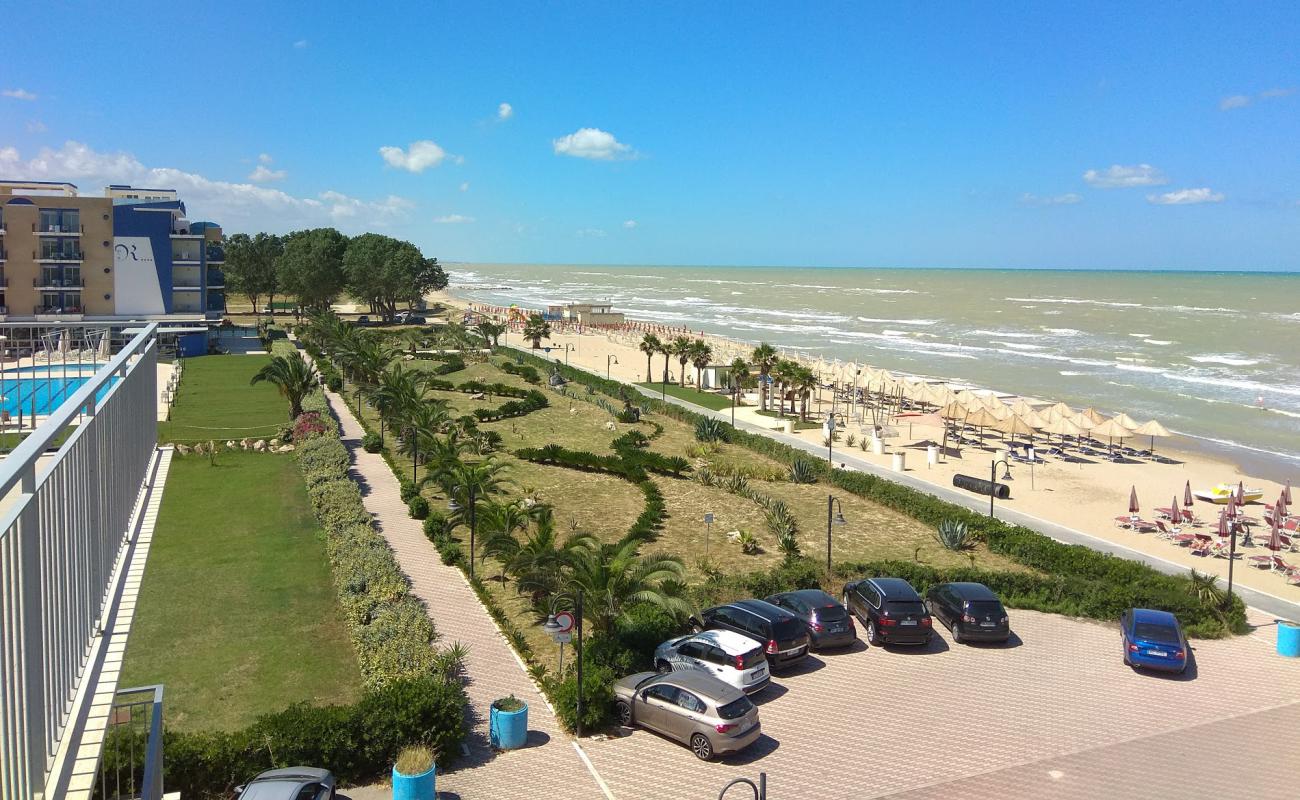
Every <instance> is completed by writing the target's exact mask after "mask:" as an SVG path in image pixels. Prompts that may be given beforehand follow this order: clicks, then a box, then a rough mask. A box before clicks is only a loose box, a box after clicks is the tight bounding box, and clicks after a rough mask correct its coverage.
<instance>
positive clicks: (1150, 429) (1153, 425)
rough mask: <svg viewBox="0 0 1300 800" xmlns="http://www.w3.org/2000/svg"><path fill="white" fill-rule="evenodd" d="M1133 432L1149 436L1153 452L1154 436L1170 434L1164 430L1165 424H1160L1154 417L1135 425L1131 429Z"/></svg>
mask: <svg viewBox="0 0 1300 800" xmlns="http://www.w3.org/2000/svg"><path fill="white" fill-rule="evenodd" d="M1133 433H1135V434H1137V435H1138V436H1150V437H1151V452H1152V453H1155V451H1156V437H1157V436H1159V437H1161V438H1164V437H1165V436H1169V435H1170V433H1169V431H1167V430H1165V426H1164V425H1161V424H1160V422H1159V421H1157V420H1154V419H1153V420H1149V421H1147V422H1144V423H1142V424H1141V425H1139V426H1137V427H1136V428H1134V429H1133Z"/></svg>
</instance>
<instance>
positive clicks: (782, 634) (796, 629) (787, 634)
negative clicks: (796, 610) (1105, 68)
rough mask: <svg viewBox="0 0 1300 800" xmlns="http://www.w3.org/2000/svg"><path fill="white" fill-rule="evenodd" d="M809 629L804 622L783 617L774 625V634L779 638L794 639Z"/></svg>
mask: <svg viewBox="0 0 1300 800" xmlns="http://www.w3.org/2000/svg"><path fill="white" fill-rule="evenodd" d="M806 630H807V627H806V626H805V625H804V623H802V622H800V621H799V620H797V619H783V620H780V621H778V622H776V623H774V624H773V625H772V634H773V635H774V636H775V637H776V638H777V639H794V638H797V637H799V636H802V635H803V634H804V632H805V631H806Z"/></svg>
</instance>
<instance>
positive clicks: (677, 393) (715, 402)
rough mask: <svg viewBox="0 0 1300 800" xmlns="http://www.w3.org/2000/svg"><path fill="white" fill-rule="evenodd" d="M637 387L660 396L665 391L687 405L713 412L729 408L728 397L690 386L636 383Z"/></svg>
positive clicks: (729, 399)
mask: <svg viewBox="0 0 1300 800" xmlns="http://www.w3.org/2000/svg"><path fill="white" fill-rule="evenodd" d="M637 386H641V387H643V388H645V389H647V390H649V391H650V392H652V393H654V394H662V393H663V392H665V391H666V392H667V394H669V395H670V396H672V397H676V398H678V399H680V400H685V401H686V402H688V403H694V404H695V405H697V406H703V407H704V408H711V409H713V410H714V411H721V410H722V409H724V408H731V396H730V395H723V394H715V393H714V392H701V391H700V390H699V389H696V388H694V387H692V386H686V387H682V386H678V385H677V384H675V383H669V384H661V383H638V384H637Z"/></svg>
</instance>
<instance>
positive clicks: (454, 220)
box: [433, 214, 474, 225]
mask: <svg viewBox="0 0 1300 800" xmlns="http://www.w3.org/2000/svg"><path fill="white" fill-rule="evenodd" d="M433 221H434V222H436V223H438V224H439V225H464V224H466V223H470V222H473V221H474V218H473V217H467V216H465V215H464V214H447V215H446V216H442V217H434V218H433Z"/></svg>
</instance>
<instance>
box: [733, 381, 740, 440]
mask: <svg viewBox="0 0 1300 800" xmlns="http://www.w3.org/2000/svg"><path fill="white" fill-rule="evenodd" d="M739 392H740V387H739V386H738V385H737V384H736V376H735V375H732V376H731V429H732V430H733V431H734V430H735V429H736V395H737V394H738V393H739Z"/></svg>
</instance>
